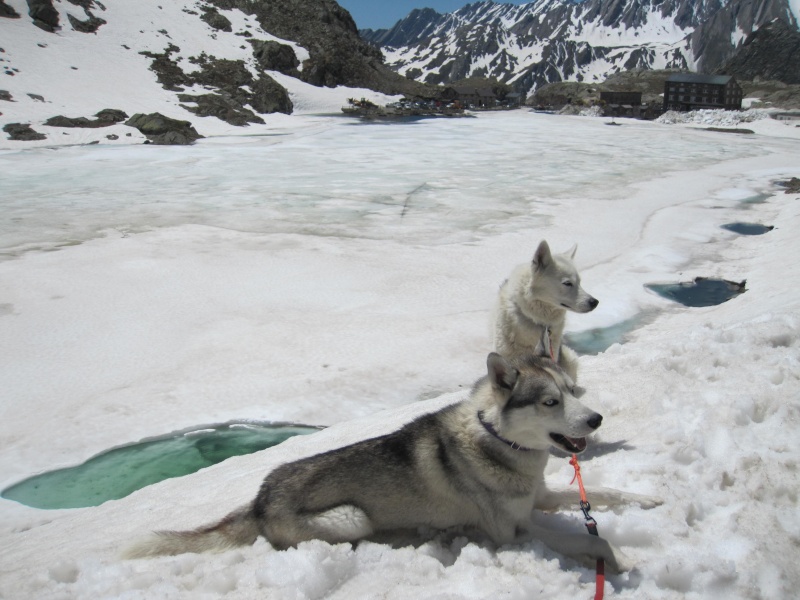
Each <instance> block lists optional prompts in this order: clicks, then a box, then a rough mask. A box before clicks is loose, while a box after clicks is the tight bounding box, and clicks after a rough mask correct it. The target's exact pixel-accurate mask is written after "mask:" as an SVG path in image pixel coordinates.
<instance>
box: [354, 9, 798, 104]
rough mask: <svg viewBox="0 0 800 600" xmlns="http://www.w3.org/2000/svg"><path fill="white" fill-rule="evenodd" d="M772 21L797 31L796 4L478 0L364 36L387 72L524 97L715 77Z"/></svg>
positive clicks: (413, 15) (411, 16) (425, 13)
mask: <svg viewBox="0 0 800 600" xmlns="http://www.w3.org/2000/svg"><path fill="white" fill-rule="evenodd" d="M773 19H780V20H782V21H784V22H786V23H787V24H788V25H789V26H790V27H791V28H793V29H795V30H796V29H797V28H798V23H800V1H798V0H585V1H570V0H538V1H535V2H532V3H530V4H524V5H521V6H515V5H510V4H497V3H494V2H476V3H474V4H468V5H466V6H465V7H463V8H461V9H459V10H457V11H455V12H453V13H448V14H439V13H437V12H435V11H433V10H431V9H423V10H414V11H412V12H411V13H410V14H409V15H408V16H407V17H406V18H405V19H403V20H401V21H399V22H398V23H397V24H396V25H395V26H394V27H393V28H391V29H383V30H377V31H376V30H368V29H367V30H361V31H360V33H361V36H362V37H363V38H364V39H366V40H368V41H370V42H371V43H373V44H375V45H377V46H379V47H380V48H381V49H382V50H383V52H384V54H385V55H386V61H387V64H388V65H389V66H391V67H392V68H393V69H395V70H396V71H398V72H399V73H401V74H402V75H405V76H407V77H411V78H414V79H416V80H418V81H425V82H427V83H443V82H450V81H457V80H459V79H463V78H466V77H471V76H484V77H487V76H488V77H496V78H497V79H499V80H501V81H504V82H507V83H510V84H511V85H513V86H514V87H515V88H516V89H517V90H518V91H521V92H525V93H528V92H530V91H532V90H534V89H535V88H537V87H539V86H541V85H543V84H545V83H551V82H555V81H585V82H592V81H602V80H603V79H605V78H606V77H607V76H608V75H610V74H613V73H616V72H619V71H621V70H629V69H636V68H644V69H668V68H680V69H690V70H696V71H712V70H713V69H714V68H716V67H717V66H718V65H720V64H721V63H722V62H723V61H724V60H726V59H728V58H730V57H731V56H732V55H733V53H734V52H735V51H736V49H737V48H738V47H739V46H741V44H742V43H743V41H744V40H745V38H746V37H747V35H748V34H749V33H751V32H752V31H754V30H755V29H757V28H758V27H759V26H760V25H762V24H764V23H768V22H770V21H772V20H773Z"/></svg>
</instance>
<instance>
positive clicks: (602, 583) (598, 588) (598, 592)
mask: <svg viewBox="0 0 800 600" xmlns="http://www.w3.org/2000/svg"><path fill="white" fill-rule="evenodd" d="M569 464H571V465H572V467H573V468H574V469H575V476H574V477H573V478H572V481H571V482H570V485H572V484H573V483H575V480H576V479H577V480H578V490H579V491H580V495H581V504H580V506H581V511H582V512H583V516H584V518H585V519H586V522H585V525H586V529H587V531H588V532H589V533H590V534H591V535H597V536H598V537H599V534H598V533H597V521H595V520H594V517H592V515H590V514H589V511H590V510H591V509H592V506H591V505H590V504H589V500H587V499H586V489H585V488H584V487H583V479H582V478H581V467H580V465H579V464H578V456H577V455H576V454H573V455H572V458H571V459H570V461H569ZM595 573H596V576H595V582H594V600H603V593H604V591H605V587H606V564H605V561H603V559H602V558H598V559H597V565H596V567H595Z"/></svg>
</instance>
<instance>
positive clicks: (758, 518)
mask: <svg viewBox="0 0 800 600" xmlns="http://www.w3.org/2000/svg"><path fill="white" fill-rule="evenodd" d="M292 119H294V120H293V121H292V122H291V124H288V122H287V121H281V126H282V127H283V129H282V130H281V135H262V136H247V137H235V136H229V137H217V138H213V139H206V140H201V141H200V142H199V143H197V144H196V145H195V146H192V147H153V146H120V145H117V146H110V145H99V146H83V147H68V148H61V149H51V148H32V149H28V150H20V149H18V148H19V146H15V148H14V149H10V150H6V151H3V152H0V170H2V173H3V177H2V178H0V206H2V212H0V214H2V219H0V257H2V259H3V260H2V261H1V262H0V357H2V360H0V389H2V390H3V403H2V418H0V448H2V456H3V460H2V461H0V487H2V489H4V488H5V487H7V486H9V485H11V484H13V483H15V482H17V481H20V480H21V479H24V478H26V477H29V476H31V475H34V474H36V473H40V472H43V471H47V470H52V469H56V468H59V467H64V466H68V465H75V464H79V463H81V462H82V461H84V460H86V459H88V458H89V457H91V456H93V455H95V454H97V453H99V452H102V451H103V450H106V449H109V448H111V447H114V446H117V445H121V444H125V443H129V442H134V441H136V440H139V439H141V438H144V437H148V436H155V435H160V434H165V433H168V432H170V431H176V430H180V429H184V428H187V427H192V426H199V425H203V424H209V423H218V422H225V421H228V420H231V419H256V420H272V421H294V422H298V423H306V424H312V425H328V426H329V427H328V428H327V429H325V430H324V431H321V432H319V433H315V434H313V435H310V436H302V437H296V438H293V439H291V440H289V441H287V442H285V443H283V444H281V445H279V446H276V447H274V448H271V449H268V450H265V451H263V452H259V453H256V454H253V455H249V456H243V457H237V458H232V459H229V460H227V461H224V462H222V463H220V464H217V465H215V466H213V467H210V468H207V469H204V470H202V471H200V472H198V473H195V474H193V475H189V476H186V477H181V478H177V479H170V480H167V481H164V482H161V483H159V484H156V485H153V486H150V487H147V488H144V489H142V490H140V491H138V492H136V493H134V494H132V495H130V496H128V497H126V498H123V499H121V500H116V501H110V502H106V503H105V504H103V505H101V506H98V507H94V508H84V509H72V510H54V511H43V510H37V509H33V508H29V507H26V506H23V505H20V504H17V503H15V502H12V501H8V500H0V598H8V599H17V598H37V599H41V600H48V599H63V598H76V599H92V600H95V599H101V598H125V599H130V600H133V599H152V598H186V599H189V598H192V599H196V598H208V599H213V598H221V597H225V598H247V599H249V598H270V599H287V600H288V599H301V598H302V599H304V598H336V599H345V598H347V599H367V598H396V599H407V598H439V599H451V598H452V599H455V598H493V599H494V598H509V599H520V600H522V599H528V598H553V599H559V600H561V599H563V600H566V599H570V600H571V599H575V598H589V597H591V596H592V594H593V590H594V572H593V571H592V570H590V569H587V568H584V567H583V566H581V565H579V564H577V563H575V562H574V561H572V560H569V559H566V558H564V557H562V556H559V555H558V554H556V553H554V552H552V551H550V550H549V549H547V548H546V547H545V546H543V545H542V544H541V543H538V542H533V543H524V544H511V545H508V546H504V547H501V548H494V547H491V546H490V545H486V544H483V543H477V542H475V541H471V540H469V539H468V538H465V537H464V536H462V535H452V534H442V535H440V536H438V537H437V538H435V539H434V540H432V541H429V542H427V543H425V544H423V545H422V546H420V547H417V548H414V547H404V548H397V549H393V548H391V547H389V546H386V545H381V544H375V543H362V544H359V545H358V546H356V547H352V546H351V545H349V544H340V545H331V544H327V543H324V542H320V541H313V542H308V543H303V544H300V545H299V546H298V547H297V548H295V549H291V550H287V551H280V552H279V551H275V550H273V549H272V548H271V547H270V546H269V544H267V543H266V542H265V541H264V540H263V539H262V540H259V541H258V542H257V543H256V544H255V545H254V546H252V547H245V548H241V549H237V550H231V551H228V552H223V553H221V554H209V555H193V554H185V555H180V556H174V557H163V558H156V559H151V560H134V561H127V560H121V559H120V558H119V552H120V550H121V549H122V548H123V547H124V546H125V545H127V544H129V543H130V542H131V541H133V540H134V539H136V538H138V537H140V536H142V535H144V534H146V533H147V532H149V531H151V530H154V529H163V528H178V529H180V528H191V527H196V526H198V525H201V524H205V523H208V522H210V521H212V520H215V519H218V518H220V517H222V516H224V515H225V514H226V513H228V512H229V511H231V510H233V509H235V508H237V507H238V506H240V505H242V504H244V503H246V502H248V501H250V500H251V499H252V498H253V497H254V495H255V493H256V491H257V489H258V486H259V483H260V482H261V480H262V479H263V477H264V476H265V475H266V474H267V473H268V472H269V470H270V469H272V468H274V467H275V466H277V465H279V464H282V463H284V462H286V461H290V460H294V459H296V458H298V457H302V456H308V455H312V454H315V453H318V452H321V451H324V450H327V449H330V448H334V447H337V446H340V445H342V444H346V443H351V442H354V441H357V440H359V439H364V438H367V437H372V436H376V435H380V434H382V433H385V432H388V431H391V430H393V429H395V428H397V427H399V426H400V425H402V424H403V423H405V422H407V421H409V420H411V419H413V418H414V417H415V416H417V415H420V414H423V413H426V412H429V411H433V410H436V409H437V408H440V407H442V406H444V405H446V404H447V403H450V402H454V401H458V400H459V399H461V398H463V397H465V394H466V393H467V390H468V389H469V388H470V386H471V384H472V383H473V381H474V380H475V379H477V378H478V377H480V376H482V375H483V374H484V372H485V359H486V355H487V353H488V352H489V351H490V350H491V349H492V346H491V328H490V321H491V318H490V312H491V308H492V304H493V301H494V298H495V294H496V291H497V289H498V286H499V285H500V284H501V283H502V281H503V280H504V278H505V277H506V276H507V275H508V273H509V272H510V270H511V269H512V268H513V267H514V266H515V265H516V264H518V263H522V262H527V261H529V260H530V258H531V256H532V253H533V251H534V249H535V247H536V244H538V242H539V241H540V240H541V239H547V240H548V241H549V243H550V245H551V247H552V248H553V249H554V250H556V251H563V250H566V249H567V248H569V247H570V246H571V245H572V244H573V243H578V252H577V257H576V260H577V262H578V264H579V266H580V267H581V269H582V276H583V286H584V288H585V289H586V290H587V291H589V292H590V293H591V294H592V295H594V296H595V297H597V298H598V299H599V300H600V305H599V307H598V308H597V310H595V311H594V312H592V313H589V314H586V315H570V316H569V319H568V330H571V331H581V330H584V329H589V328H595V327H608V326H612V325H614V324H617V323H619V322H621V321H624V320H626V319H630V318H633V317H636V316H640V317H642V325H641V326H640V327H639V328H638V329H636V330H635V331H634V332H633V333H632V334H630V335H629V337H628V338H626V339H625V340H624V343H621V344H615V345H613V346H611V347H610V348H609V349H608V350H606V351H605V352H603V353H601V354H599V355H597V356H585V357H582V358H581V359H580V375H579V378H580V382H581V384H582V385H583V386H585V387H586V388H587V389H588V392H587V395H586V396H585V397H584V401H585V402H586V403H587V404H588V405H590V406H592V407H593V408H595V409H597V410H598V411H599V412H601V413H602V414H603V415H604V417H605V418H604V421H603V426H602V427H601V429H600V430H599V432H598V433H597V434H596V435H595V436H594V439H593V440H592V441H591V442H590V448H589V450H588V451H587V453H586V456H585V458H584V459H583V460H582V472H583V475H584V479H585V482H586V483H587V485H602V486H608V487H615V488H619V489H624V490H628V491H631V492H636V493H643V494H652V495H657V496H660V497H661V498H663V499H664V504H663V505H662V506H660V507H658V508H655V509H653V510H648V511H645V510H642V509H640V508H638V507H636V506H629V507H623V508H620V509H617V510H614V511H609V510H599V509H595V510H594V511H593V514H594V516H595V518H596V519H597V521H598V527H599V530H600V533H601V535H603V536H605V537H607V538H608V539H609V540H611V541H613V542H614V543H616V544H618V545H620V546H622V547H623V549H624V551H625V552H626V553H627V554H628V555H630V556H631V557H632V558H633V559H634V561H635V562H636V564H637V568H636V569H635V570H634V571H632V572H630V573H627V574H623V575H610V576H609V577H608V582H607V588H606V597H607V598H620V599H636V600H641V599H650V598H653V599H662V598H663V599H678V598H689V599H708V598H720V599H722V598H724V599H726V600H728V599H738V598H742V599H744V598H747V599H751V598H752V599H757V598H764V599H770V600H775V599H781V598H786V599H788V598H792V597H794V596H795V595H796V590H797V589H799V588H800V571H798V569H797V564H798V561H799V560H800V551H799V550H798V548H799V547H800V545H799V543H800V524H798V520H797V519H796V518H795V517H796V515H797V511H798V485H797V470H798V459H800V448H798V441H797V439H798V437H797V428H798V417H799V416H800V415H799V414H798V408H799V407H800V378H799V377H798V374H799V373H800V365H798V348H799V347H800V301H799V300H798V292H797V289H798V284H799V283H800V273H798V260H797V257H798V250H799V246H800V242H799V241H798V237H797V235H796V231H797V229H798V227H800V203H799V202H798V200H800V198H798V195H797V194H794V195H787V194H784V193H783V190H782V189H781V188H780V187H779V186H777V185H776V184H775V182H776V181H779V180H783V179H788V178H790V177H793V176H800V159H798V156H800V152H798V150H800V146H799V145H798V133H797V132H798V131H800V130H798V129H797V128H794V127H789V126H786V125H783V124H780V123H778V122H776V121H773V120H769V119H764V120H759V121H754V122H752V123H751V124H750V125H749V127H751V128H752V129H754V130H755V131H756V134H755V135H750V136H736V135H730V134H725V133H719V132H710V131H703V130H700V129H695V128H693V127H692V126H686V125H681V124H676V125H668V124H661V123H645V122H636V121H629V120H624V119H623V120H619V121H618V122H621V123H622V124H623V125H622V126H621V127H614V128H611V127H606V126H605V125H604V121H603V120H601V119H587V118H581V117H566V116H555V115H541V114H535V113H531V112H528V111H524V110H519V111H513V112H508V113H492V114H481V115H479V116H477V117H476V118H468V119H457V120H427V121H417V122H408V123H394V124H382V123H371V124H364V123H361V122H358V121H354V120H350V119H347V118H341V117H338V118H334V117H319V116H298V117H292ZM732 221H753V222H759V223H764V224H769V225H775V229H774V230H773V231H771V232H769V233H767V234H766V235H763V236H739V235H736V234H734V233H731V232H729V231H726V230H724V229H721V228H720V226H721V225H723V224H725V223H729V222H732ZM696 276H717V277H724V278H727V279H731V280H735V281H740V280H742V279H746V280H747V291H746V292H745V293H744V294H742V295H740V296H738V297H736V298H734V299H732V300H730V301H729V302H726V303H724V304H722V305H719V306H714V307H708V308H686V307H682V306H680V305H677V304H675V303H672V302H669V301H667V300H665V299H662V298H660V297H658V296H656V295H654V294H652V293H650V292H648V291H647V290H646V289H645V288H644V284H646V283H654V282H669V281H689V280H691V279H693V278H694V277H696ZM547 477H548V481H549V482H550V484H551V485H553V486H567V485H569V483H570V481H571V479H572V470H571V467H570V466H569V464H568V462H567V459H566V458H565V457H562V456H553V457H552V459H551V461H550V464H549V466H548V469H547ZM575 498H576V509H575V510H574V511H562V512H559V513H555V514H550V515H541V516H540V517H539V519H540V520H541V521H542V522H543V523H544V524H545V525H547V526H549V527H553V528H557V529H562V530H565V531H572V532H583V531H584V528H583V519H582V516H581V514H580V512H579V511H578V509H577V501H578V495H577V491H576V494H575ZM590 500H591V498H590Z"/></svg>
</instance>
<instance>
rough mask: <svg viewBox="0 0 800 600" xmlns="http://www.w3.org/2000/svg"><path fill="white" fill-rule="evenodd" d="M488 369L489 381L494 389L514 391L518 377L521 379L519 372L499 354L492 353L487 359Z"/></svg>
mask: <svg viewBox="0 0 800 600" xmlns="http://www.w3.org/2000/svg"><path fill="white" fill-rule="evenodd" d="M486 368H487V370H488V371H489V381H490V382H491V384H492V387H497V388H502V389H504V390H509V391H510V390H512V389H514V385H515V384H516V383H517V377H519V371H517V370H516V369H515V368H514V367H512V366H511V365H510V364H509V363H508V361H507V360H506V359H505V358H503V357H502V356H500V355H499V354H497V352H491V353H490V354H489V356H488V357H487V358H486Z"/></svg>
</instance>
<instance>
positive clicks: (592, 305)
mask: <svg viewBox="0 0 800 600" xmlns="http://www.w3.org/2000/svg"><path fill="white" fill-rule="evenodd" d="M598 304H600V300H598V299H597V298H589V307H590V308H591V310H594V309H595V308H597V305H598Z"/></svg>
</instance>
